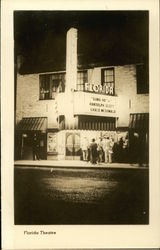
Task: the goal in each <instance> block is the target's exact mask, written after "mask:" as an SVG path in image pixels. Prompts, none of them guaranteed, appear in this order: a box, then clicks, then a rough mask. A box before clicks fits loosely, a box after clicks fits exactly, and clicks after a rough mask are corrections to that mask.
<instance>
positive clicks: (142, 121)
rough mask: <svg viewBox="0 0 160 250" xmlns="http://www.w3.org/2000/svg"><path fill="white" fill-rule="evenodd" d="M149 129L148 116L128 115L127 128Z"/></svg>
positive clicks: (145, 114)
mask: <svg viewBox="0 0 160 250" xmlns="http://www.w3.org/2000/svg"><path fill="white" fill-rule="evenodd" d="M148 127H149V114H148V113H139V114H130V122H129V128H130V129H135V130H148Z"/></svg>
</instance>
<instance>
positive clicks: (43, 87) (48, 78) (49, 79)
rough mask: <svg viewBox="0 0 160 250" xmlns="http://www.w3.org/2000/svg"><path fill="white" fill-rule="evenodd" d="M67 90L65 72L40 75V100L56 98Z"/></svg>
mask: <svg viewBox="0 0 160 250" xmlns="http://www.w3.org/2000/svg"><path fill="white" fill-rule="evenodd" d="M64 90H65V73H55V74H44V75H40V100H48V99H55V97H56V95H57V93H59V92H64Z"/></svg>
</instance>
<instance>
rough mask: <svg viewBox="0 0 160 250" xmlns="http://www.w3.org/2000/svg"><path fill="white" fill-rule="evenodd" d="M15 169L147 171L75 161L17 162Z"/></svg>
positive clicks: (128, 166) (131, 166)
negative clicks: (116, 169)
mask: <svg viewBox="0 0 160 250" xmlns="http://www.w3.org/2000/svg"><path fill="white" fill-rule="evenodd" d="M14 165H15V167H49V168H84V169H85V168H89V169H91V168H92V169H95V168H98V169H100V168H104V169H105V168H107V169H108V168H109V169H112V168H114V169H115V168H118V169H121V168H123V169H148V167H147V166H139V165H138V164H129V163H100V164H99V163H98V164H95V165H93V164H91V163H90V162H85V161H76V160H74V161H73V160H60V161H56V160H52V161H49V160H40V161H32V160H18V161H15V162H14Z"/></svg>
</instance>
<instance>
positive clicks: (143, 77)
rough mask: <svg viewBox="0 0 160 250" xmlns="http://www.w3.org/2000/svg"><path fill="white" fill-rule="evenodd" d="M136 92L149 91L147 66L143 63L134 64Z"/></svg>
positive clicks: (145, 92) (144, 92) (143, 92)
mask: <svg viewBox="0 0 160 250" xmlns="http://www.w3.org/2000/svg"><path fill="white" fill-rule="evenodd" d="M136 76H137V94H147V93H149V79H148V78H149V76H148V66H146V65H144V64H140V65H136Z"/></svg>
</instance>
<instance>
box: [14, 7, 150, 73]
mask: <svg viewBox="0 0 160 250" xmlns="http://www.w3.org/2000/svg"><path fill="white" fill-rule="evenodd" d="M148 22H149V12H148V11H15V13H14V40H15V63H16V58H17V55H21V56H22V59H23V60H22V62H23V64H22V67H21V69H20V73H23V74H25V73H36V72H45V71H54V70H65V64H66V58H65V53H66V32H67V31H68V30H69V28H71V27H74V28H77V29H78V67H79V68H81V67H83V68H84V67H91V66H95V65H99V66H100V65H103V64H105V65H123V64H129V63H145V64H148V36H149V30H148V29H149V27H148Z"/></svg>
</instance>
